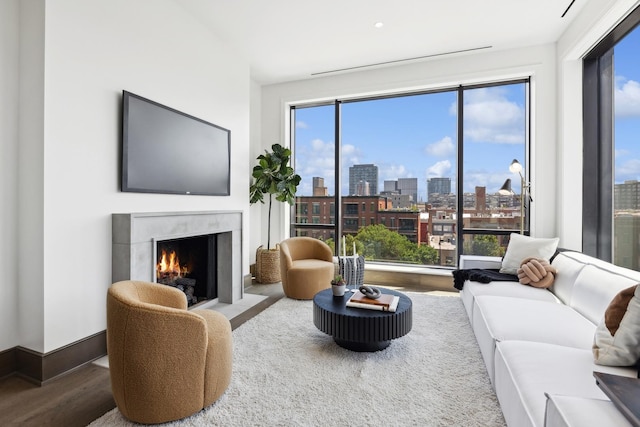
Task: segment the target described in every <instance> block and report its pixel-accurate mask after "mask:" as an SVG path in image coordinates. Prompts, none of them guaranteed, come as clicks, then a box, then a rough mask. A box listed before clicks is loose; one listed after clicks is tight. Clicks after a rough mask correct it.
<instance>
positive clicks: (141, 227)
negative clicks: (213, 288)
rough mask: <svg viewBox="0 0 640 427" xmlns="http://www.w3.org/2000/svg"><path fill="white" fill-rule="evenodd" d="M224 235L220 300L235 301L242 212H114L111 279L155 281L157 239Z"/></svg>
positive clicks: (239, 278) (239, 273) (239, 290)
mask: <svg viewBox="0 0 640 427" xmlns="http://www.w3.org/2000/svg"><path fill="white" fill-rule="evenodd" d="M217 233H223V234H222V235H221V239H222V248H219V250H218V260H217V265H218V280H217V282H218V302H221V303H227V304H235V303H237V302H238V301H240V300H241V299H242V298H243V296H244V290H243V286H242V212H241V211H204V212H149V213H116V214H113V215H112V261H111V262H112V270H111V271H112V280H113V282H117V281H120V280H143V281H147V282H155V268H156V265H155V264H156V263H155V257H154V254H155V242H156V241H158V240H166V239H176V238H181V237H189V236H197V235H202V234H217Z"/></svg>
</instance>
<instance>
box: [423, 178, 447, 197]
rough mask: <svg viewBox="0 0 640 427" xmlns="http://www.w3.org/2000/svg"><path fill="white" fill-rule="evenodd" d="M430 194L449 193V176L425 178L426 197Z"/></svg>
mask: <svg viewBox="0 0 640 427" xmlns="http://www.w3.org/2000/svg"><path fill="white" fill-rule="evenodd" d="M432 194H451V178H431V179H429V180H427V199H428V200H431V195H432Z"/></svg>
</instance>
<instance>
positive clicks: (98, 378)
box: [0, 283, 428, 427]
mask: <svg viewBox="0 0 640 427" xmlns="http://www.w3.org/2000/svg"><path fill="white" fill-rule="evenodd" d="M389 288H393V289H397V290H400V291H413V292H421V291H422V292H424V291H428V290H425V289H416V288H407V287H392V286H389ZM245 290H246V292H249V293H254V294H260V295H265V296H267V297H268V298H267V299H265V300H264V301H262V302H261V303H259V304H258V305H256V306H255V307H253V308H251V309H250V310H247V311H246V312H244V313H243V314H241V315H239V316H236V317H235V318H233V319H232V320H231V327H232V329H235V328H237V327H238V326H240V325H241V324H243V323H244V322H246V321H247V320H249V319H250V318H252V317H253V316H255V315H257V314H258V313H260V312H261V311H263V310H264V309H266V308H267V307H269V306H270V305H272V304H273V303H275V302H276V301H278V300H279V299H280V298H282V297H283V296H284V295H283V293H282V287H281V285H280V284H279V283H278V284H274V285H253V286H251V287H248V288H246V289H245ZM113 408H115V402H114V401H113V396H112V394H111V386H110V384H109V370H108V369H106V368H104V367H101V366H98V365H95V364H93V363H90V364H87V365H84V366H82V367H80V368H78V369H76V370H74V371H72V372H70V373H67V374H65V375H62V376H60V377H59V378H55V379H53V380H51V381H49V382H47V383H46V384H44V385H43V386H38V385H34V384H33V383H31V382H29V381H27V380H25V379H24V378H22V377H20V376H17V375H13V376H9V377H6V378H3V379H0V426H3V427H7V426H56V427H57V426H60V427H75V426H78V427H80V426H86V425H87V424H89V423H91V422H92V421H93V420H95V419H97V418H99V417H101V416H102V415H104V414H105V413H107V412H108V411H110V410H111V409H113Z"/></svg>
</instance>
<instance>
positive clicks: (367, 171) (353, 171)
mask: <svg viewBox="0 0 640 427" xmlns="http://www.w3.org/2000/svg"><path fill="white" fill-rule="evenodd" d="M360 181H366V182H368V183H369V194H368V195H370V196H376V195H378V166H376V165H374V164H367V165H353V166H351V167H350V168H349V195H351V196H352V195H356V194H357V188H356V187H357V185H358V183H359V182H360Z"/></svg>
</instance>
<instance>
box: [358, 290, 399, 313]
mask: <svg viewBox="0 0 640 427" xmlns="http://www.w3.org/2000/svg"><path fill="white" fill-rule="evenodd" d="M399 301H400V297H398V296H395V295H389V294H382V295H380V298H377V299H373V298H368V297H367V296H365V295H364V294H363V293H362V292H360V291H356V292H354V294H353V295H351V298H349V300H348V301H347V307H355V308H366V309H368V310H378V311H391V312H395V311H396V309H397V308H398V302H399Z"/></svg>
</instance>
